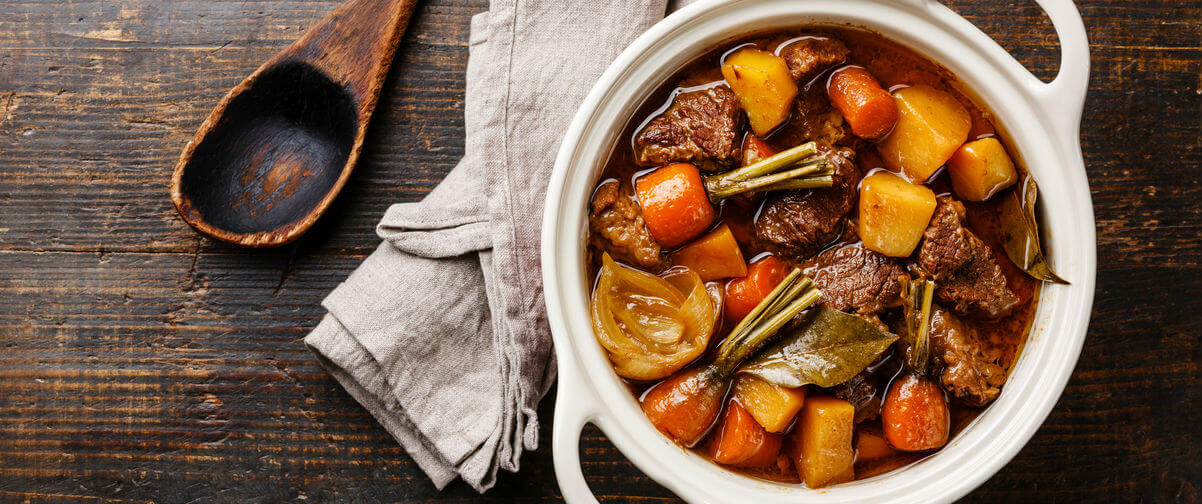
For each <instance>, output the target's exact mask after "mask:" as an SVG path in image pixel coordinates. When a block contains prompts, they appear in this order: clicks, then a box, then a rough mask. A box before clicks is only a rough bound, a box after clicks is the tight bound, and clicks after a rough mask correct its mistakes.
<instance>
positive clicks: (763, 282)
mask: <svg viewBox="0 0 1202 504" xmlns="http://www.w3.org/2000/svg"><path fill="white" fill-rule="evenodd" d="M788 274H789V268H788V267H787V266H785V263H784V262H782V261H781V260H780V259H777V258H776V256H766V257H764V258H763V259H760V260H758V261H756V262H754V263H752V264H751V266H750V267H748V268H747V276H744V277H741V278H736V279H734V280H731V281H729V282H727V283H726V298H725V300H724V304H725V305H726V308H725V311H726V321H727V322H729V323H730V324H732V325H733V324H738V323H739V321H741V320H743V317H746V316H747V314H748V313H751V310H752V309H754V308H755V306H756V305H758V304H760V301H763V300H764V298H766V297H768V294H770V293H771V292H772V289H775V288H776V285H777V284H779V283H780V282H781V280H784V278H785V275H788Z"/></svg>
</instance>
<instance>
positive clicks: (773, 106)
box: [722, 48, 797, 137]
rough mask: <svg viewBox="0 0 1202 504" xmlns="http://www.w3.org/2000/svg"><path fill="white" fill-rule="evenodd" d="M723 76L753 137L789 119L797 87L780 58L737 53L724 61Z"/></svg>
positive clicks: (752, 51)
mask: <svg viewBox="0 0 1202 504" xmlns="http://www.w3.org/2000/svg"><path fill="white" fill-rule="evenodd" d="M722 76H723V77H725V78H726V82H727V84H730V89H731V90H733V91H734V92H735V94H736V95H738V97H739V103H740V104H741V105H742V106H743V110H744V111H746V112H747V122H748V123H750V124H751V130H752V131H754V132H755V134H756V135H759V136H761V137H762V136H764V135H767V134H768V132H770V131H772V129H773V128H775V127H777V126H778V125H780V123H782V122H784V120H785V119H786V118H788V117H789V108H790V105H792V104H793V97H794V96H796V95H797V83H796V82H794V81H793V77H791V76H790V75H789V66H788V65H787V64H785V60H783V59H781V57H780V56H777V55H775V54H772V53H770V52H766V51H761V50H759V49H750V48H748V49H740V50H739V51H737V52H735V53H734V54H732V55H730V56H728V57H727V58H726V61H725V62H724V63H723V64H722Z"/></svg>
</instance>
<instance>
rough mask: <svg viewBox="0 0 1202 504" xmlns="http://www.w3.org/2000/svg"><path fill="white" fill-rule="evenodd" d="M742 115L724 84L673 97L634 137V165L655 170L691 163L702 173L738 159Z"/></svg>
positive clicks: (733, 96) (735, 100)
mask: <svg viewBox="0 0 1202 504" xmlns="http://www.w3.org/2000/svg"><path fill="white" fill-rule="evenodd" d="M742 128H743V112H742V110H741V109H740V108H739V99H738V97H737V96H735V93H734V91H731V90H730V88H729V87H727V86H726V85H725V84H722V85H718V86H710V87H708V88H705V89H699V90H695V91H688V92H684V93H680V94H677V95H676V97H675V98H673V99H672V104H671V105H670V106H668V109H667V110H665V111H664V112H663V113H661V114H660V115H658V116H656V117H655V118H654V119H652V120H651V121H650V122H648V123H647V125H646V126H644V127H643V129H642V130H640V131H639V132H638V134H637V135H635V139H634V146H635V158H636V159H635V161H636V162H637V163H639V164H640V165H644V166H658V165H664V164H668V163H672V162H677V161H691V162H693V163H694V164H697V165H698V166H700V167H702V168H706V169H712V168H714V166H713V165H720V166H722V165H728V164H731V163H733V162H735V161H737V160H738V159H739V138H738V137H739V133H740V132H741V131H742Z"/></svg>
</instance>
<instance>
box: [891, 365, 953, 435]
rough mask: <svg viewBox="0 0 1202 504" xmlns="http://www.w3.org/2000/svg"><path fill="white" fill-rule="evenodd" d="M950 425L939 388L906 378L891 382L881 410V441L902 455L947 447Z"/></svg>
mask: <svg viewBox="0 0 1202 504" xmlns="http://www.w3.org/2000/svg"><path fill="white" fill-rule="evenodd" d="M950 424H951V416H950V411H949V410H948V407H947V399H946V398H945V397H944V396H943V389H942V388H940V387H939V384H937V383H935V382H934V381H931V380H930V379H927V378H921V377H918V376H915V375H913V374H906V375H904V376H901V377H898V378H897V379H895V380H893V383H891V384H890V385H889V391H888V392H887V393H886V394H885V403H884V404H883V405H882V406H881V427H882V429H883V430H884V431H885V439H887V440H889V444H891V445H893V447H894V448H897V449H898V450H903V451H923V450H934V449H935V448H940V447H942V446H943V445H945V444H947V437H948V433H949V430H948V429H949V427H950Z"/></svg>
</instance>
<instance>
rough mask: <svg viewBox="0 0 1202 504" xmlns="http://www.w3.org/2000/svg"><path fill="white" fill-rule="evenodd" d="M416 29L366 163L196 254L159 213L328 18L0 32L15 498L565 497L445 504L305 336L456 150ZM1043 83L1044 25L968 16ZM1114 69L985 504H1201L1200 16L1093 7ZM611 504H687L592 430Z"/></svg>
mask: <svg viewBox="0 0 1202 504" xmlns="http://www.w3.org/2000/svg"><path fill="white" fill-rule="evenodd" d="M486 3H487V2H486V1H484V0H436V1H432V2H428V3H423V4H422V6H421V9H420V11H419V12H418V13H417V15H416V17H415V19H414V23H413V25H412V27H411V29H410V31H409V33H407V34H406V36H405V40H404V45H403V46H402V48H401V49H400V50H399V59H398V61H397V62H396V64H395V65H394V71H393V75H392V76H391V77H390V81H389V83H388V84H387V86H386V92H385V94H384V96H383V98H382V99H383V102H382V103H381V106H380V108H379V112H378V114H377V117H376V120H375V122H374V124H373V127H372V130H371V132H370V133H369V139H368V144H367V148H366V150H365V153H364V158H363V161H362V163H361V165H360V166H359V168H358V170H357V172H356V174H355V176H354V177H353V178H352V180H351V182H350V185H349V186H348V188H347V190H346V191H344V193H343V196H341V197H340V198H339V200H338V201H337V202H336V204H335V206H334V208H332V209H331V211H330V213H328V214H327V216H326V217H325V218H323V219H322V221H320V222H319V223H318V225H317V227H315V228H314V230H312V231H311V232H310V233H309V235H308V236H306V237H305V238H304V239H302V240H301V241H300V242H299V243H297V244H295V245H293V246H290V247H286V248H283V249H280V250H274V251H266V252H252V251H245V250H240V249H234V248H231V247H227V246H224V245H217V244H213V243H210V242H208V241H204V240H200V239H198V238H197V237H196V236H195V235H194V234H193V233H192V231H191V230H190V229H189V228H188V227H187V226H186V225H184V224H182V222H181V221H180V220H179V218H178V216H177V215H176V214H175V211H174V209H173V208H172V207H171V205H170V203H169V202H168V198H167V192H166V187H167V179H168V177H169V172H170V169H171V167H172V165H173V164H174V162H175V160H176V157H177V156H178V153H179V150H180V148H181V147H182V146H183V144H184V142H186V141H187V139H188V138H189V137H190V136H191V135H192V133H193V131H194V130H195V128H196V127H197V126H198V125H199V124H200V122H201V120H202V119H203V118H204V116H205V115H206V114H207V113H208V111H209V110H210V109H211V107H212V106H213V105H214V104H215V102H216V100H217V99H218V98H219V97H220V96H221V94H222V93H224V92H225V90H226V89H227V88H229V87H230V86H232V85H234V84H235V83H237V82H238V81H240V80H241V79H242V78H243V77H244V76H245V75H246V74H247V73H249V72H250V71H251V70H253V69H254V68H255V67H256V66H257V65H258V64H259V63H260V62H261V61H262V60H264V59H266V58H267V57H268V56H269V55H271V54H273V53H274V52H275V51H276V50H278V49H279V48H281V47H283V46H284V45H286V44H287V43H288V42H290V41H291V40H292V39H293V38H295V37H296V36H297V34H298V33H299V32H301V31H302V30H303V29H304V28H305V27H307V26H309V25H310V24H311V23H313V22H314V21H316V20H317V19H319V18H320V17H322V16H323V15H325V14H326V13H327V12H329V11H330V10H332V9H333V8H334V6H335V5H337V2H336V1H334V0H322V1H300V0H259V1H256V0H246V1H242V0H219V1H201V0H182V1H173V2H169V3H168V2H155V1H151V0H121V1H117V2H107V1H98V0H96V1H80V0H76V1H72V2H60V1H57V0H8V1H5V2H4V4H3V7H4V8H2V9H0V349H2V350H3V351H0V501H4V502H7V501H18V502H24V501H28V502H93V501H95V502H150V501H155V502H187V501H191V500H197V501H231V500H247V501H252V502H276V501H283V500H300V499H309V500H316V501H319V502H386V501H406V502H434V501H458V502H545V501H558V500H559V499H558V488H557V487H556V485H555V479H554V472H553V469H552V467H551V462H550V458H551V457H550V451H549V447H548V446H547V443H546V440H548V439H549V438H550V418H551V411H552V408H553V403H554V401H553V400H546V401H544V402H543V404H542V405H541V407H540V415H541V418H542V419H543V421H544V423H543V424H542V426H541V430H540V432H541V435H542V439H543V443H542V446H541V447H540V448H539V449H538V450H536V451H535V452H533V453H530V454H527V455H526V456H525V457H524V458H523V460H522V466H523V467H522V471H521V472H520V473H519V474H516V475H515V474H502V475H501V476H500V479H499V482H498V485H497V488H496V489H494V490H493V491H492V492H490V493H488V494H486V495H484V496H477V495H476V494H475V492H474V491H472V490H471V489H470V488H468V487H467V486H466V485H463V484H462V483H455V484H452V486H451V487H450V488H449V489H448V490H446V491H444V492H437V491H435V490H434V488H433V487H432V486H431V485H430V484H429V482H428V480H426V478H425V477H424V476H423V475H422V473H421V472H420V470H419V469H418V468H417V467H416V466H415V465H414V464H413V463H412V461H411V460H410V459H409V458H408V456H407V455H406V454H405V453H404V452H403V450H401V449H400V448H399V447H398V446H397V445H396V444H395V442H393V441H392V439H391V438H390V437H389V436H388V435H387V433H385V432H384V431H383V430H382V429H381V428H380V427H379V426H378V425H376V423H375V422H374V420H372V419H371V417H370V416H369V415H368V414H367V413H366V412H365V411H364V410H363V409H362V408H361V407H359V406H358V405H357V404H356V403H355V402H354V401H353V400H352V399H351V398H350V397H349V396H347V395H346V393H345V392H344V391H342V390H341V388H340V387H339V386H338V384H337V383H336V382H334V381H333V380H332V379H331V378H329V377H328V376H327V375H325V373H324V372H323V371H322V370H321V368H320V367H319V366H317V364H316V363H315V362H314V361H313V360H312V358H311V357H310V356H309V354H308V353H307V351H306V350H305V349H304V348H303V345H302V344H301V342H300V340H301V338H303V336H304V334H305V333H306V331H307V329H308V328H310V327H312V326H313V325H314V324H315V323H316V322H317V321H318V320H319V318H320V317H321V316H322V314H323V310H322V309H321V308H320V306H319V303H320V300H321V298H322V297H323V296H324V295H325V294H326V293H327V292H329V290H330V289H332V288H333V287H334V286H336V285H337V284H338V283H339V282H341V281H342V280H343V279H344V278H345V277H346V276H347V275H348V274H349V273H350V272H351V271H352V270H353V269H354V268H355V266H356V265H357V264H358V263H359V262H360V261H361V260H362V258H363V257H365V255H366V254H367V253H368V252H370V251H371V250H372V249H373V248H374V247H375V245H376V242H377V239H376V237H375V236H374V232H373V230H374V226H375V222H376V220H377V219H378V217H379V215H381V214H382V213H383V212H384V210H385V209H386V208H387V206H388V205H389V204H392V203H394V202H398V201H411V200H415V199H418V198H420V197H421V196H422V195H424V194H425V192H426V191H428V190H429V189H430V188H431V187H433V186H434V185H435V184H436V183H437V182H438V180H440V179H441V177H442V176H443V174H445V173H446V172H447V171H448V170H449V169H450V168H451V167H452V166H454V163H455V162H456V161H457V160H458V158H459V157H460V156H461V155H462V148H463V126H462V106H463V69H464V65H465V64H466V40H467V34H468V31H467V30H468V28H467V27H468V18H469V16H470V15H471V14H474V13H476V12H479V11H481V10H483V9H484V8H485V7H486ZM947 3H948V4H949V6H951V7H952V8H953V9H954V10H956V11H958V12H960V13H962V14H964V15H965V16H966V17H967V18H968V19H969V20H970V21H972V22H974V23H975V24H977V25H978V26H980V27H981V28H982V29H983V30H984V31H985V32H986V33H988V34H990V35H991V36H993V37H994V38H995V39H996V40H998V42H999V43H1000V44H1001V45H1002V46H1003V47H1005V48H1006V49H1007V50H1009V51H1011V52H1012V53H1013V54H1014V55H1015V56H1016V57H1017V59H1018V60H1019V61H1021V62H1022V63H1023V64H1024V65H1026V66H1027V67H1028V68H1030V69H1032V71H1033V72H1034V73H1035V74H1036V75H1037V76H1039V77H1041V78H1043V79H1044V80H1049V79H1050V78H1052V77H1053V76H1054V75H1055V72H1056V68H1057V66H1058V57H1059V56H1058V50H1057V48H1056V38H1055V35H1054V32H1053V31H1052V30H1051V26H1050V23H1049V22H1048V21H1047V19H1046V17H1044V16H1043V14H1042V13H1041V11H1040V10H1039V9H1038V7H1036V6H1035V5H1034V4H1033V3H1032V2H1028V1H1023V2H1015V1H1012V0H980V1H974V0H953V1H949V2H947ZM1077 5H1078V7H1079V8H1080V9H1081V11H1082V12H1083V14H1084V16H1085V18H1086V25H1087V28H1088V30H1089V35H1090V39H1091V50H1092V52H1093V74H1092V77H1091V82H1090V96H1089V101H1088V103H1087V107H1086V113H1085V117H1084V119H1083V132H1082V149H1083V153H1084V156H1085V160H1086V164H1087V166H1088V175H1089V178H1090V184H1091V188H1092V194H1093V199H1094V204H1095V208H1096V213H1097V219H1098V245H1099V249H1098V252H1099V277H1098V287H1097V300H1096V303H1095V307H1094V312H1093V321H1092V324H1091V329H1090V333H1089V337H1088V339H1087V341H1086V347H1085V350H1084V352H1083V354H1082V357H1081V360H1080V363H1079V364H1078V367H1077V371H1076V372H1075V373H1074V375H1073V378H1072V380H1071V381H1070V383H1069V386H1068V388H1067V389H1066V391H1065V393H1064V395H1063V397H1062V398H1061V400H1060V402H1059V404H1058V405H1057V408H1056V410H1055V411H1054V412H1053V413H1052V415H1051V416H1050V417H1049V418H1048V420H1047V421H1046V422H1045V423H1044V425H1043V427H1042V428H1041V429H1040V431H1039V433H1038V434H1037V435H1036V436H1035V438H1033V439H1032V441H1031V442H1030V443H1029V444H1028V445H1027V446H1026V448H1024V450H1023V451H1022V452H1021V453H1020V454H1019V455H1018V456H1017V457H1016V458H1015V459H1014V460H1013V461H1012V462H1011V463H1009V464H1008V465H1007V466H1006V467H1005V468H1003V469H1002V470H1001V471H1000V472H999V473H998V474H997V475H996V476H994V477H993V478H992V479H990V480H989V481H988V482H987V483H986V484H985V485H984V486H982V487H981V488H980V489H978V490H977V491H975V492H974V493H972V494H970V495H969V496H968V498H967V499H966V501H970V502H1014V501H1020V502H1025V501H1054V502H1115V501H1122V502H1133V501H1140V502H1149V503H1152V502H1197V500H1198V493H1199V490H1198V489H1199V486H1202V462H1200V461H1202V438H1200V436H1199V433H1198V431H1197V428H1196V426H1197V425H1198V424H1199V423H1202V418H1200V417H1199V413H1198V412H1199V411H1202V387H1199V385H1198V384H1199V383H1202V371H1200V370H1199V367H1200V366H1202V343H1200V340H1199V338H1198V336H1197V335H1198V334H1199V332H1202V267H1200V266H1202V247H1200V246H1199V244H1200V243H1199V242H1200V240H1199V236H1200V235H1202V215H1199V213H1200V212H1202V210H1199V207H1198V205H1197V202H1198V201H1200V200H1202V184H1199V180H1198V179H1199V177H1200V176H1202V175H1199V174H1200V173H1202V81H1200V80H1199V62H1200V61H1202V24H1200V23H1199V22H1198V21H1199V20H1200V19H1202V5H1199V4H1198V3H1197V2H1196V1H1190V0H1163V1H1156V2H1127V1H1124V0H1089V1H1080V2H1077ZM581 448H582V454H583V459H584V467H585V473H586V477H587V479H588V481H589V484H590V486H591V487H592V489H593V490H594V492H596V493H597V494H598V495H599V496H601V497H602V500H603V501H604V502H666V501H675V499H674V497H673V496H672V494H671V493H670V492H668V491H667V490H665V489H663V488H662V487H659V486H658V485H657V484H655V483H654V482H653V481H651V480H650V479H649V478H648V477H646V476H645V475H643V474H642V473H641V472H640V471H639V470H638V469H636V468H635V467H634V466H633V465H632V464H631V463H630V462H628V461H627V460H626V459H625V458H624V457H623V456H622V455H621V454H620V453H619V452H617V450H616V449H615V448H614V447H613V446H612V445H611V444H610V443H609V442H608V440H606V438H605V437H604V435H603V434H601V433H600V431H598V430H597V429H596V428H594V427H587V428H586V429H585V431H584V433H583V435H582V440H581Z"/></svg>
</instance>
